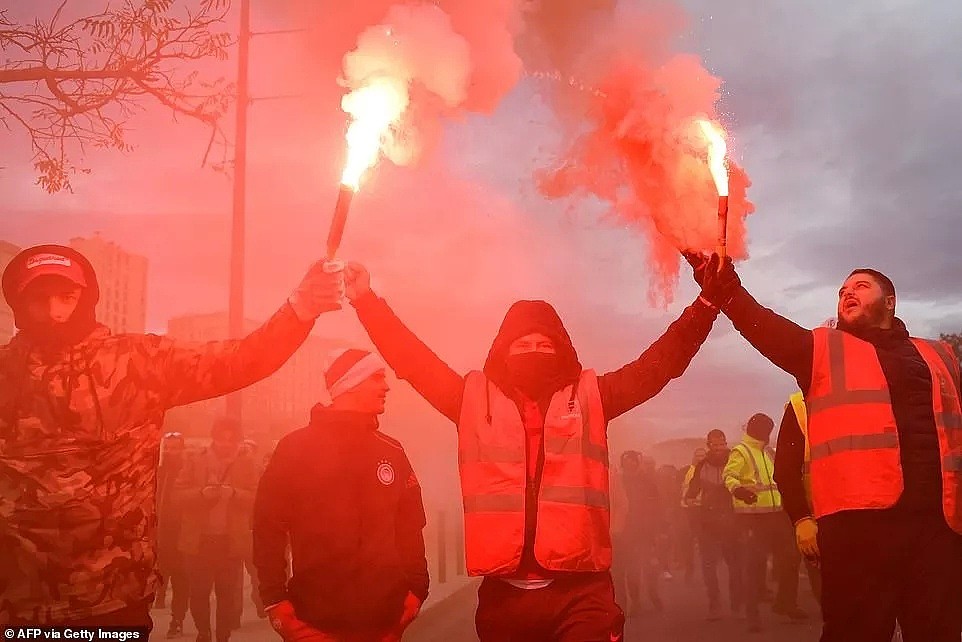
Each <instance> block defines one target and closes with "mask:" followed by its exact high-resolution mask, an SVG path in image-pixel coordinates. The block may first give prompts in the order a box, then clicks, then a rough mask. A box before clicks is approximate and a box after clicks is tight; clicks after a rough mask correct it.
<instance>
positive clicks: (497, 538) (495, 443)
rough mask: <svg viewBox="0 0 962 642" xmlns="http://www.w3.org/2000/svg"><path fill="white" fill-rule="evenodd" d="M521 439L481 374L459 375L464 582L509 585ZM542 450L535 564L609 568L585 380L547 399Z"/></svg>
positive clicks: (594, 409) (598, 415)
mask: <svg viewBox="0 0 962 642" xmlns="http://www.w3.org/2000/svg"><path fill="white" fill-rule="evenodd" d="M526 439H527V438H526V436H525V430H524V424H523V422H522V418H521V413H520V412H519V410H518V407H517V405H516V404H515V403H514V402H513V401H512V400H511V399H509V398H508V397H507V395H505V394H504V393H503V392H501V390H499V389H498V387H497V386H495V385H494V384H492V383H490V382H489V381H488V379H487V378H486V377H485V376H484V374H483V373H481V372H471V373H470V374H468V376H467V377H466V379H465V386H464V399H463V401H462V404H461V417H460V419H459V421H458V458H459V464H460V470H461V494H462V496H463V501H464V535H465V538H464V546H465V557H466V563H467V568H468V574H469V575H509V574H511V573H513V572H514V571H516V570H517V569H518V566H519V564H520V562H521V550H522V547H523V545H524V525H525V510H526V509H527V508H528V507H526V506H525V496H526V493H525V488H526V485H527V475H526V470H527V467H526V461H525V441H526ZM542 444H543V448H544V469H543V473H542V477H541V487H540V488H539V489H538V506H537V511H538V527H537V531H536V535H535V541H534V555H535V559H537V561H538V563H539V564H541V566H543V567H544V568H546V569H548V570H552V571H602V570H606V569H608V568H610V567H611V534H610V532H609V527H610V524H609V522H610V515H609V503H608V438H607V426H606V425H605V419H604V412H603V410H602V407H601V392H600V391H599V389H598V377H597V375H596V374H595V373H594V371H592V370H586V371H584V372H583V373H582V375H581V379H580V381H579V383H578V387H577V390H576V389H575V387H574V386H573V385H569V386H568V387H567V388H565V389H563V390H560V391H558V392H557V393H555V395H554V396H553V397H552V398H551V402H550V404H549V406H548V411H547V413H546V415H545V422H544V439H543V440H542Z"/></svg>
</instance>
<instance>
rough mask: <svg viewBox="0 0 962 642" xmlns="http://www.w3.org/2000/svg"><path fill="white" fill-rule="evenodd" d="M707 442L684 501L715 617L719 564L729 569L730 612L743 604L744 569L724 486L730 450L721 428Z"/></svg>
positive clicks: (710, 610)
mask: <svg viewBox="0 0 962 642" xmlns="http://www.w3.org/2000/svg"><path fill="white" fill-rule="evenodd" d="M706 445H707V452H706V454H705V455H704V456H703V457H701V460H700V461H699V462H698V463H697V464H695V466H694V468H693V470H692V473H691V481H690V482H689V484H688V488H687V490H686V491H685V500H686V504H687V505H689V506H691V507H692V508H691V510H692V512H693V514H694V519H695V524H696V526H695V532H696V533H698V550H699V553H700V555H701V563H702V576H703V577H704V580H705V590H706V591H707V592H708V617H709V618H710V619H717V618H718V617H720V615H721V591H720V590H719V587H718V563H719V562H720V561H722V560H724V562H725V567H726V570H727V571H728V599H729V605H730V607H731V611H732V613H738V612H740V611H741V608H742V605H743V604H744V600H745V595H744V588H743V584H742V577H743V574H744V570H743V564H742V560H741V555H740V551H739V543H738V540H739V535H738V525H737V524H736V522H735V512H734V507H733V505H732V497H731V494H730V493H729V492H728V488H726V487H725V468H726V466H727V465H728V457H729V453H730V451H729V448H728V439H727V438H726V437H725V433H723V432H722V431H721V430H711V431H709V432H708V436H707V438H706Z"/></svg>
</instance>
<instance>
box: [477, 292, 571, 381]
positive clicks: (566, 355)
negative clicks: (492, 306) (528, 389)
mask: <svg viewBox="0 0 962 642" xmlns="http://www.w3.org/2000/svg"><path fill="white" fill-rule="evenodd" d="M534 333H539V334H543V335H545V336H546V337H548V338H550V339H551V341H552V342H553V343H554V347H555V353H556V355H557V360H558V372H557V377H558V379H559V384H560V385H559V387H558V388H556V390H557V389H560V388H561V387H563V386H566V385H568V384H569V383H573V382H575V381H577V379H578V377H579V376H580V375H581V362H580V361H578V354H577V352H576V351H575V348H574V346H573V345H572V343H571V337H570V336H568V331H567V330H566V329H565V327H564V324H563V323H562V322H561V317H559V316H558V313H557V312H556V311H555V309H554V308H553V307H552V306H551V305H550V304H548V303H546V302H545V301H517V302H515V303H514V304H513V305H512V306H511V307H510V308H509V309H508V312H507V314H505V316H504V320H503V321H502V322H501V327H500V328H499V329H498V334H497V336H496V337H495V338H494V342H493V343H492V345H491V350H490V351H489V352H488V358H487V360H486V361H485V363H484V374H485V375H486V376H487V377H488V379H490V380H491V382H492V383H494V384H495V385H497V386H498V387H499V388H501V389H502V390H508V389H509V388H510V387H511V384H510V378H509V375H508V370H507V356H508V347H509V346H510V345H511V343H512V342H513V341H515V340H516V339H519V338H521V337H523V336H525V335H528V334H534Z"/></svg>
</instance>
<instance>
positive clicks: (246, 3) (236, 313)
mask: <svg viewBox="0 0 962 642" xmlns="http://www.w3.org/2000/svg"><path fill="white" fill-rule="evenodd" d="M250 23H251V3H250V0H241V3H240V35H239V37H238V39H237V113H236V122H235V125H234V129H235V131H234V194H233V215H232V218H231V235H230V300H229V302H228V305H227V318H228V326H229V328H228V329H229V332H230V337H231V338H232V339H240V338H242V337H243V336H244V256H245V251H244V246H245V244H246V238H245V234H246V230H245V217H246V210H247V207H246V206H247V108H248V106H249V105H250V88H249V86H248V78H247V68H248V62H249V57H250V42H251V24H250ZM241 394H242V392H241V391H240V390H238V391H237V392H234V393H232V394H230V395H228V397H227V415H228V416H229V417H231V418H233V419H237V420H238V421H240V420H241V418H242V414H243V413H242V410H243V405H242V398H241Z"/></svg>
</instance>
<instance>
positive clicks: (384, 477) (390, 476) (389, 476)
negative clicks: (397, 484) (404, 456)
mask: <svg viewBox="0 0 962 642" xmlns="http://www.w3.org/2000/svg"><path fill="white" fill-rule="evenodd" d="M377 480H378V481H379V482H381V483H382V484H384V485H385V486H390V485H391V484H393V483H394V466H392V465H391V462H389V461H387V460H386V459H382V460H381V463H380V464H378V465H377Z"/></svg>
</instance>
